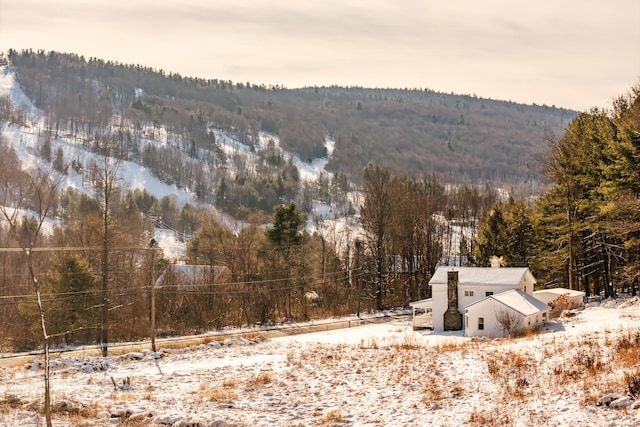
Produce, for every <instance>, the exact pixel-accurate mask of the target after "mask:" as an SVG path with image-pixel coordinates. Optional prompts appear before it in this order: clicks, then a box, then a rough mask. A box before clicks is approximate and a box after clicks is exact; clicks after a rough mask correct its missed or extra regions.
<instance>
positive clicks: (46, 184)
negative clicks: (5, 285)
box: [0, 165, 64, 427]
mask: <svg viewBox="0 0 640 427" xmlns="http://www.w3.org/2000/svg"><path fill="white" fill-rule="evenodd" d="M2 166H7V167H10V165H2ZM2 169H3V171H4V173H2V174H0V185H1V186H2V188H1V190H0V194H2V201H1V203H0V213H1V214H2V218H3V219H4V220H5V221H6V222H7V224H8V227H9V230H10V232H11V234H12V235H13V237H14V238H15V239H16V241H17V242H18V243H19V245H20V248H21V250H22V253H23V254H24V259H25V262H26V266H27V270H28V277H29V281H30V282H31V285H32V286H33V289H34V291H35V293H36V301H37V306H38V315H39V320H40V328H41V330H42V338H43V342H44V357H45V361H44V413H45V419H46V423H47V426H48V427H50V426H51V425H52V424H51V392H50V357H49V341H50V338H51V337H50V336H49V334H48V333H47V322H46V319H45V310H44V308H43V305H42V298H41V295H40V288H41V286H40V282H39V281H38V276H37V273H36V269H35V268H34V250H35V249H36V247H37V246H38V244H39V240H40V235H41V232H42V229H43V226H44V224H45V221H46V219H47V216H48V215H49V213H50V212H51V209H52V206H53V203H54V201H55V198H56V193H57V189H58V186H59V185H60V183H61V181H62V179H63V177H64V175H63V174H62V173H60V174H57V175H55V176H54V175H52V174H51V173H50V172H44V171H42V170H35V171H32V172H30V173H22V171H18V170H16V169H15V165H14V169H13V173H7V168H4V167H3V168H2ZM25 214H27V215H29V214H30V215H32V216H33V218H34V220H35V227H33V228H29V229H27V230H21V229H20V224H21V222H22V218H23V217H24V215H25Z"/></svg>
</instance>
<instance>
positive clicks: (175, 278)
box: [155, 264, 229, 289]
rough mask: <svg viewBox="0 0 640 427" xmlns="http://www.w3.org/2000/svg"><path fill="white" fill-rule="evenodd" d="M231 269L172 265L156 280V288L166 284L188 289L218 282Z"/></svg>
mask: <svg viewBox="0 0 640 427" xmlns="http://www.w3.org/2000/svg"><path fill="white" fill-rule="evenodd" d="M227 271H229V269H228V268H227V267H225V266H213V267H211V266H209V265H190V264H170V265H168V266H167V268H166V269H165V270H164V271H163V272H162V274H161V275H160V276H159V277H158V278H157V279H156V282H155V287H156V288H160V287H162V286H163V285H165V282H167V281H171V285H172V286H175V287H176V288H178V289H187V288H190V287H193V286H197V285H203V284H208V283H213V282H216V281H218V280H219V279H220V278H221V277H222V276H223V275H224V274H225V273H226V272H227Z"/></svg>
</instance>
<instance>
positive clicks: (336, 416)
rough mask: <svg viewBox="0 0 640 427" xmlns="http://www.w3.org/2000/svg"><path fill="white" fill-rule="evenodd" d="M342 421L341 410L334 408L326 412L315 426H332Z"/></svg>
mask: <svg viewBox="0 0 640 427" xmlns="http://www.w3.org/2000/svg"><path fill="white" fill-rule="evenodd" d="M343 421H344V418H343V416H342V412H340V410H339V409H334V410H332V411H329V412H328V413H326V414H325V415H324V416H323V417H322V418H320V419H319V420H318V422H316V424H315V425H316V426H333V425H339V424H340V423H342V422H343Z"/></svg>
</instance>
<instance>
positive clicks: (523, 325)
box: [464, 289, 551, 338]
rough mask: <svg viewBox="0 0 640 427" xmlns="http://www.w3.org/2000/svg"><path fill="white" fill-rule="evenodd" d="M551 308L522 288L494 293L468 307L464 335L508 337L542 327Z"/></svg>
mask: <svg viewBox="0 0 640 427" xmlns="http://www.w3.org/2000/svg"><path fill="white" fill-rule="evenodd" d="M550 309H551V308H550V307H549V306H548V305H547V304H545V303H544V302H542V301H540V300H538V299H536V298H534V297H533V296H531V295H529V294H527V293H525V292H523V291H521V290H518V289H512V290H510V291H506V292H502V293H500V294H495V295H490V296H488V297H486V298H483V299H481V300H479V301H476V302H474V303H473V304H470V305H468V306H467V307H466V308H465V315H464V335H465V336H467V337H474V336H486V337H490V338H497V337H505V338H507V337H509V336H512V335H513V334H519V333H523V332H524V331H525V330H530V329H536V328H539V327H541V326H542V325H543V324H544V322H546V321H547V312H548V311H549V310H550Z"/></svg>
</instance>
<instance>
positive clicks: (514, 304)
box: [466, 289, 551, 316]
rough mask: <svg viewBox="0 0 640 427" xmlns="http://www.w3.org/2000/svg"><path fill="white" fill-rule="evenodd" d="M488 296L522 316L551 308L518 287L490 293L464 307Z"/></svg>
mask: <svg viewBox="0 0 640 427" xmlns="http://www.w3.org/2000/svg"><path fill="white" fill-rule="evenodd" d="M489 298H492V299H494V300H496V301H498V302H500V303H502V304H503V305H506V306H507V307H509V308H511V309H512V310H515V311H517V312H518V313H520V314H522V315H524V316H531V315H532V314H536V313H544V312H546V311H549V310H551V307H549V306H548V305H547V304H545V303H544V302H542V301H540V300H539V299H537V298H535V297H533V296H531V295H529V294H527V293H526V292H522V291H521V290H519V289H511V290H508V291H506V292H501V293H499V294H495V295H490V296H488V297H486V298H483V299H481V300H480V301H476V302H474V303H473V304H469V305H468V306H467V307H466V308H469V307H471V306H472V305H475V304H478V303H479V302H481V301H485V300H487V299H489Z"/></svg>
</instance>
